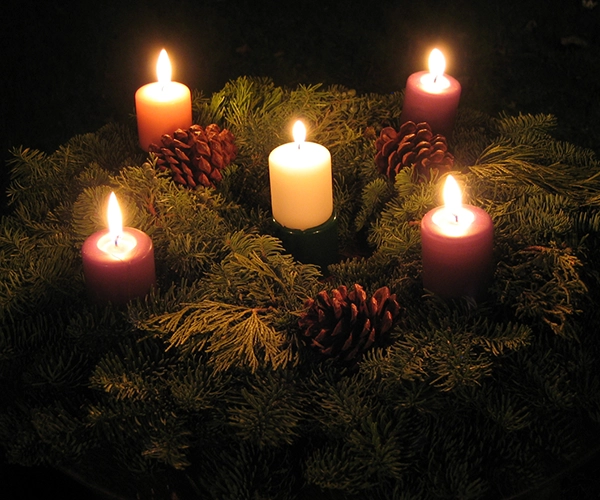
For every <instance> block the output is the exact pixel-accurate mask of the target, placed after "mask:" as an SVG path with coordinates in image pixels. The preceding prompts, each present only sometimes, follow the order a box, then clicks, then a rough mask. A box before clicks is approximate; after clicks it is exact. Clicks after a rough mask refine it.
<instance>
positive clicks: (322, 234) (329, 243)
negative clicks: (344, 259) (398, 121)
mask: <svg viewBox="0 0 600 500" xmlns="http://www.w3.org/2000/svg"><path fill="white" fill-rule="evenodd" d="M273 224H274V226H275V236H277V237H278V238H279V239H280V240H281V242H282V243H283V247H284V248H285V249H286V250H287V251H288V252H289V253H290V254H292V255H293V256H294V258H295V259H296V260H298V261H300V262H302V263H303V264H315V265H317V266H319V267H320V268H321V271H322V272H323V273H326V272H327V266H329V264H333V263H335V262H337V260H338V231H337V218H336V215H335V213H334V214H333V215H332V216H331V217H330V218H329V219H328V220H327V221H325V222H324V223H323V224H321V225H319V226H315V227H311V228H309V229H304V230H302V229H290V228H289V227H285V226H282V225H281V224H279V222H277V221H276V220H275V219H273Z"/></svg>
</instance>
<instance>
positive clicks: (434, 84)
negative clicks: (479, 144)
mask: <svg viewBox="0 0 600 500" xmlns="http://www.w3.org/2000/svg"><path fill="white" fill-rule="evenodd" d="M445 67H446V61H445V59H444V55H443V54H442V52H441V51H439V50H438V49H433V51H432V52H431V54H430V56H429V71H420V72H417V73H413V74H412V75H410V76H409V77H408V80H407V81H406V89H405V93H404V104H403V106H402V114H401V116H400V122H401V123H406V122H407V121H413V122H415V123H419V122H427V123H429V125H431V128H432V130H433V133H434V134H442V135H444V136H446V137H450V136H451V135H452V129H453V128H454V120H455V118H456V111H457V109H458V103H459V101H460V94H461V85H460V83H459V82H458V81H457V80H456V79H455V78H453V77H451V76H450V75H446V74H445V73H444V71H445Z"/></svg>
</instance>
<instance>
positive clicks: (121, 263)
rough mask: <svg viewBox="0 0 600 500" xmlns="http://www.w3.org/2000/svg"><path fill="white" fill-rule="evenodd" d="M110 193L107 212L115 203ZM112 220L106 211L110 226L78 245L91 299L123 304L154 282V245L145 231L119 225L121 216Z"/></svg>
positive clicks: (148, 288)
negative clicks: (80, 246)
mask: <svg viewBox="0 0 600 500" xmlns="http://www.w3.org/2000/svg"><path fill="white" fill-rule="evenodd" d="M113 197H114V193H112V194H111V201H109V214H110V212H111V208H114V204H116V197H115V198H114V204H112V205H111V202H113ZM117 210H118V205H117ZM118 217H119V218H120V212H119V216H118ZM113 221H114V219H112V220H111V216H110V215H109V229H108V230H104V231H98V232H96V233H94V234H92V235H91V236H90V237H89V238H88V239H87V240H85V242H84V244H83V247H82V248H81V255H82V259H83V273H84V277H85V283H86V287H87V290H88V293H89V294H90V296H91V297H92V299H93V300H95V301H96V302H99V303H108V302H111V303H113V304H124V303H126V302H128V301H129V300H131V299H134V298H136V297H143V296H144V295H146V294H147V293H148V292H149V291H150V289H151V287H152V286H153V285H154V284H155V282H156V274H155V265H154V247H153V245H152V240H151V239H150V237H149V236H148V235H147V234H146V233H143V232H142V231H139V230H138V229H134V228H131V227H125V228H122V227H121V223H120V220H119V221H117V222H116V223H114V222H113ZM113 224H116V227H115V226H114V225H113Z"/></svg>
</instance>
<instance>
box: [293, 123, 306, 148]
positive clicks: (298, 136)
mask: <svg viewBox="0 0 600 500" xmlns="http://www.w3.org/2000/svg"><path fill="white" fill-rule="evenodd" d="M292 137H293V138H294V142H295V143H296V144H297V145H298V149H300V146H301V145H302V143H303V142H304V141H305V140H306V127H305V126H304V123H302V122H301V121H300V120H298V121H297V122H296V123H294V126H293V127H292Z"/></svg>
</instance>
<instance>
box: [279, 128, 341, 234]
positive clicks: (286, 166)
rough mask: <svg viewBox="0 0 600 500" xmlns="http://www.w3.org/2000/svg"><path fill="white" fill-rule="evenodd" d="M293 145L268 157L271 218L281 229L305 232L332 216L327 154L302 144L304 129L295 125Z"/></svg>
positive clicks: (316, 147)
mask: <svg viewBox="0 0 600 500" xmlns="http://www.w3.org/2000/svg"><path fill="white" fill-rule="evenodd" d="M293 136H294V142H291V143H287V144H283V145H281V146H279V147H277V148H275V149H274V150H273V151H271V154H270V155H269V182H270V186H271V208H272V211H273V218H274V219H275V221H277V222H278V223H279V224H281V225H282V226H283V227H286V228H289V229H301V230H306V229H309V228H312V227H316V226H318V225H320V224H323V223H324V222H326V221H327V220H329V219H330V217H331V216H332V214H333V181H332V172H331V154H330V153H329V150H328V149H327V148H325V147H324V146H321V145H320V144H315V143H313V142H305V137H306V128H305V127H304V124H303V123H302V122H301V121H297V122H296V123H295V124H294V128H293Z"/></svg>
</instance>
